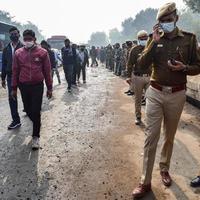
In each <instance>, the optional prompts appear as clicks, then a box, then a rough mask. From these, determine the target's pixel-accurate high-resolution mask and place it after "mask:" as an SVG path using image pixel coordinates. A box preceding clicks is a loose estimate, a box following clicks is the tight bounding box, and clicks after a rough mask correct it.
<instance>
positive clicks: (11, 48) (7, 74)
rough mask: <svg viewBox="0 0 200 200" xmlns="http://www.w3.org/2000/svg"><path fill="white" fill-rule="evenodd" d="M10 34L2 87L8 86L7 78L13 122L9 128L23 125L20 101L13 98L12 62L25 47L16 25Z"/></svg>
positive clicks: (3, 55) (5, 51) (3, 61)
mask: <svg viewBox="0 0 200 200" xmlns="http://www.w3.org/2000/svg"><path fill="white" fill-rule="evenodd" d="M9 34H10V40H11V41H10V43H9V44H8V45H7V46H6V47H5V48H4V49H3V54H2V74H1V79H2V87H3V88H6V80H7V87H8V101H9V106H10V112H11V116H12V122H11V124H10V125H9V126H8V130H12V129H16V128H18V127H20V126H21V120H20V117H19V113H18V102H17V98H15V99H13V98H12V96H11V92H12V86H11V83H12V63H13V57H14V53H15V51H16V50H17V49H19V48H21V47H23V44H22V43H21V41H20V40H19V38H20V32H19V30H18V29H17V28H16V27H12V28H11V29H10V30H9Z"/></svg>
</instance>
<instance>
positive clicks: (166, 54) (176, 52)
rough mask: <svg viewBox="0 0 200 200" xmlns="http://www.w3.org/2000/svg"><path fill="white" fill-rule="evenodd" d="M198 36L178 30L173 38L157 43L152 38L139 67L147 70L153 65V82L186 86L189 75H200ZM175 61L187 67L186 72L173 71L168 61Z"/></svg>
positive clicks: (141, 57)
mask: <svg viewBox="0 0 200 200" xmlns="http://www.w3.org/2000/svg"><path fill="white" fill-rule="evenodd" d="M197 45H198V44H197V40H196V36H195V35H194V34H192V33H187V32H184V31H181V30H179V29H178V28H176V29H175V30H174V33H173V35H172V38H168V37H166V36H164V37H162V38H161V39H160V41H159V42H158V43H155V42H154V41H153V39H152V36H150V39H149V41H148V43H147V46H146V48H145V50H144V51H143V53H142V55H141V56H140V58H139V59H138V62H139V66H140V67H141V68H143V69H146V68H147V67H148V66H150V65H152V75H151V80H153V81H156V82H157V83H158V84H161V85H166V86H175V85H179V84H185V83H186V82H187V78H186V76H187V75H197V74H199V73H200V52H199V51H198V46H197ZM170 59H175V60H177V61H181V62H183V63H184V64H185V65H187V70H186V71H172V70H171V69H170V68H169V66H168V60H170Z"/></svg>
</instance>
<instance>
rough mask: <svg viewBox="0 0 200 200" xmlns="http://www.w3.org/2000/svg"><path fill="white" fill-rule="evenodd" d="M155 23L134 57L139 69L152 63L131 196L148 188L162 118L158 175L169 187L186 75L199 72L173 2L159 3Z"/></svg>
mask: <svg viewBox="0 0 200 200" xmlns="http://www.w3.org/2000/svg"><path fill="white" fill-rule="evenodd" d="M157 20H158V24H156V25H155V26H154V28H153V34H152V35H150V39H149V41H148V43H147V46H146V48H145V50H144V51H143V53H142V55H141V56H140V58H139V59H138V64H139V66H140V68H141V69H147V68H148V67H149V66H152V74H151V82H150V87H149V89H148V90H147V94H146V97H147V100H146V101H147V103H146V136H147V137H146V140H145V145H144V158H143V170H142V177H141V181H140V184H139V186H138V187H137V188H136V189H135V190H134V191H133V196H134V197H135V198H136V197H143V196H144V195H146V193H147V192H149V191H150V190H151V179H152V171H153V166H154V161H155V155H156V149H157V144H158V141H159V138H160V131H161V124H162V121H164V123H163V126H164V140H163V146H162V150H161V157H160V163H159V165H160V175H161V180H162V182H163V184H164V186H167V187H169V186H171V184H172V179H171V176H170V174H169V168H170V161H171V156H172V152H173V144H174V138H175V134H176V130H177V127H178V123H179V120H180V117H181V113H182V111H183V107H184V104H185V101H186V83H187V75H197V74H199V73H200V53H199V51H198V49H197V39H196V36H195V35H194V34H192V33H188V32H185V31H182V30H180V29H179V28H178V27H177V21H178V14H177V9H176V4H175V3H173V2H172V3H167V4H165V5H164V6H162V7H161V8H160V9H159V11H158V15H157Z"/></svg>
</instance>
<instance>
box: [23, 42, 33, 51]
mask: <svg viewBox="0 0 200 200" xmlns="http://www.w3.org/2000/svg"><path fill="white" fill-rule="evenodd" d="M24 44H25V47H26V48H27V49H30V48H31V47H32V46H33V45H34V42H33V41H31V42H24Z"/></svg>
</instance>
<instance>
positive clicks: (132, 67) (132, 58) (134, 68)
mask: <svg viewBox="0 0 200 200" xmlns="http://www.w3.org/2000/svg"><path fill="white" fill-rule="evenodd" d="M143 50H144V46H141V45H137V46H134V47H133V48H132V49H131V51H130V54H129V58H128V63H127V69H128V77H129V78H130V77H131V74H132V72H134V73H138V74H149V73H150V70H149V68H145V69H144V68H141V67H139V65H138V61H137V60H138V58H139V57H140V56H141V54H142V52H143Z"/></svg>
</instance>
